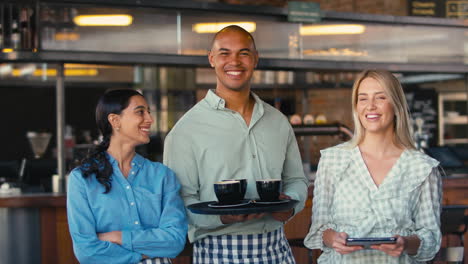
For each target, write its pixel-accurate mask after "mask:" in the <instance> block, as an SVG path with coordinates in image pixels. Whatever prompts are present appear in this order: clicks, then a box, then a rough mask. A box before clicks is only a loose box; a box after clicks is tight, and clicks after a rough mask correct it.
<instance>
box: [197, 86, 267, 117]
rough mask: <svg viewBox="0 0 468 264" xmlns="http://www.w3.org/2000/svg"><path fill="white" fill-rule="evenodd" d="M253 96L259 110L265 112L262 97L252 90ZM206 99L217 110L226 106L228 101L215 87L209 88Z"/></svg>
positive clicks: (261, 112)
mask: <svg viewBox="0 0 468 264" xmlns="http://www.w3.org/2000/svg"><path fill="white" fill-rule="evenodd" d="M250 94H251V95H252V97H253V98H254V100H255V105H256V106H257V107H258V111H259V112H260V114H263V105H262V104H261V100H260V98H259V97H258V96H257V95H256V94H255V93H253V92H250ZM205 100H206V102H207V103H208V105H209V106H210V107H211V108H213V109H216V110H221V109H225V108H226V101H225V100H224V99H223V98H221V97H219V96H218V95H217V94H216V92H215V90H214V89H210V90H208V93H207V94H206V96H205Z"/></svg>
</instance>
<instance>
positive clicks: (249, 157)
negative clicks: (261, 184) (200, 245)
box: [164, 90, 308, 242]
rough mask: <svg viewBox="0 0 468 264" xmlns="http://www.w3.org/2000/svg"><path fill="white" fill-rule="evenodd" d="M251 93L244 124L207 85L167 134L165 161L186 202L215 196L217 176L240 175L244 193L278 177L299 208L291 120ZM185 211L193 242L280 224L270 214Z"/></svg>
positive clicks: (303, 183)
mask: <svg viewBox="0 0 468 264" xmlns="http://www.w3.org/2000/svg"><path fill="white" fill-rule="evenodd" d="M252 96H253V98H254V99H255V106H254V109H253V113H252V119H251V121H250V125H249V126H247V124H246V123H245V121H244V119H243V118H242V116H241V115H240V114H239V113H237V112H235V111H232V110H230V109H228V108H225V101H224V100H223V99H222V98H220V97H219V96H217V95H216V94H215V93H214V92H213V91H212V90H210V91H208V93H207V95H206V97H205V98H204V99H203V100H202V101H200V102H199V103H197V104H196V105H195V106H194V107H193V108H192V109H190V110H189V111H188V112H187V113H186V114H185V115H184V116H183V117H182V118H181V119H180V120H179V121H178V122H177V124H176V125H175V126H174V128H173V129H172V130H171V132H170V133H169V134H168V136H167V137H166V140H165V146H164V164H166V165H167V166H168V167H169V168H171V169H172V170H173V171H174V172H175V173H176V176H177V177H178V178H179V181H180V183H181V184H182V191H181V194H182V198H183V199H184V201H185V205H186V206H187V205H190V204H194V203H200V202H206V201H216V200H217V198H216V195H215V193H214V188H213V184H214V183H215V182H217V181H220V180H224V179H235V178H237V179H242V178H245V179H247V182H248V183H247V192H246V195H245V198H246V199H249V198H252V199H253V198H257V197H258V195H257V191H256V186H255V180H257V179H282V181H283V192H284V193H285V194H286V195H289V196H291V198H292V199H297V200H299V203H298V205H297V206H296V208H295V213H298V212H299V211H300V210H302V209H303V207H304V202H305V200H306V198H307V182H308V181H307V178H306V177H305V175H304V171H303V167H302V162H301V157H300V154H299V149H298V146H297V142H296V138H295V136H294V133H293V130H292V128H291V125H290V124H289V122H288V120H287V118H286V117H285V116H284V115H283V114H281V112H279V111H278V110H276V109H275V108H273V107H272V106H270V105H268V104H267V103H265V102H263V101H262V100H260V99H259V98H258V97H257V96H256V95H255V94H253V93H252ZM188 216H189V239H190V241H192V242H193V241H195V240H198V239H200V238H203V237H205V236H207V235H224V234H258V233H264V232H270V231H273V230H275V229H277V228H279V227H281V226H282V225H283V223H281V222H278V221H276V220H274V219H273V218H272V217H271V216H270V215H266V216H265V217H263V218H261V219H255V220H250V221H246V222H242V223H234V224H229V225H225V224H223V223H222V222H221V220H220V218H219V216H217V215H201V214H193V213H191V212H190V211H188Z"/></svg>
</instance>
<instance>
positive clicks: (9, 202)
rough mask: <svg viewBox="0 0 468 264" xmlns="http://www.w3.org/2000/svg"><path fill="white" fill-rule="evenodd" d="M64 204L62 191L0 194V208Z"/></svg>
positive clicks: (59, 205) (62, 205)
mask: <svg viewBox="0 0 468 264" xmlns="http://www.w3.org/2000/svg"><path fill="white" fill-rule="evenodd" d="M66 204H67V197H66V195H65V194H63V193H24V194H0V208H21V207H36V208H37V207H65V206H66Z"/></svg>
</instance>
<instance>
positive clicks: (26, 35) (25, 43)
mask: <svg viewBox="0 0 468 264" xmlns="http://www.w3.org/2000/svg"><path fill="white" fill-rule="evenodd" d="M30 18H31V12H30V11H29V9H28V8H21V11H20V29H19V31H20V34H21V49H25V50H30V49H32V38H31V23H30V21H31V20H30Z"/></svg>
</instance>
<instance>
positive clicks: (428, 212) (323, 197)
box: [304, 143, 442, 264]
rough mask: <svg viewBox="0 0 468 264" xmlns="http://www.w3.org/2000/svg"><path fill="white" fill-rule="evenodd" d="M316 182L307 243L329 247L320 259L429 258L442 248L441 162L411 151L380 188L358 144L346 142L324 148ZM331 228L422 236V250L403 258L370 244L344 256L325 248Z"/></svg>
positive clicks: (352, 262) (353, 233) (335, 263)
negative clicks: (323, 234)
mask: <svg viewBox="0 0 468 264" xmlns="http://www.w3.org/2000/svg"><path fill="white" fill-rule="evenodd" d="M321 155H322V156H321V159H320V162H319V166H318V171H317V178H316V180H315V187H314V199H313V213H312V225H311V227H310V230H309V233H308V235H307V237H306V238H305V241H304V244H305V245H306V246H307V247H309V248H318V249H322V250H323V254H322V255H321V256H320V258H319V263H321V264H324V263H330V264H339V263H347V264H348V263H349V264H360V263H362V264H367V263H387V264H390V263H424V262H425V261H428V260H430V259H432V258H433V256H434V255H435V254H436V253H437V251H438V250H439V247H440V242H441V232H440V208H441V206H440V204H441V197H442V187H441V179H440V174H439V172H438V170H437V166H438V164H439V163H438V162H437V161H436V160H434V159H432V158H430V157H429V156H427V155H425V154H423V153H421V152H418V151H415V150H405V151H403V153H402V154H401V156H400V158H399V159H398V160H397V162H396V163H395V164H394V165H393V167H392V169H391V170H390V172H389V173H388V174H387V176H386V177H385V179H384V181H383V182H382V184H380V186H379V187H377V186H376V185H375V183H374V182H373V180H372V178H371V175H370V173H369V171H368V170H367V167H366V165H365V163H364V160H363V159H362V156H361V153H360V150H359V148H358V147H354V148H349V147H348V148H347V147H346V143H345V144H342V145H338V146H335V147H332V148H328V149H325V150H322V151H321ZM328 228H331V229H334V230H335V231H337V232H346V233H347V234H348V236H349V237H385V236H393V235H401V236H409V235H412V234H415V235H417V236H418V237H419V238H420V239H421V245H420V247H419V249H418V253H417V254H416V255H414V256H409V255H407V254H406V253H403V254H402V255H401V256H400V257H399V258H397V257H391V256H389V255H387V254H385V253H383V252H381V251H378V250H372V249H364V250H360V251H356V252H353V253H351V254H346V255H341V254H339V253H337V252H336V251H334V250H333V249H331V248H328V247H325V245H324V244H323V241H322V233H323V231H325V230H326V229H328Z"/></svg>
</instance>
